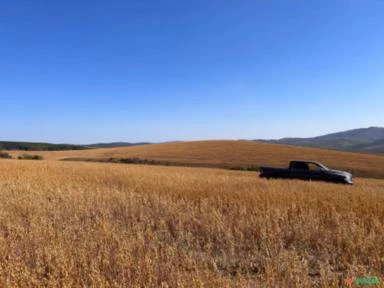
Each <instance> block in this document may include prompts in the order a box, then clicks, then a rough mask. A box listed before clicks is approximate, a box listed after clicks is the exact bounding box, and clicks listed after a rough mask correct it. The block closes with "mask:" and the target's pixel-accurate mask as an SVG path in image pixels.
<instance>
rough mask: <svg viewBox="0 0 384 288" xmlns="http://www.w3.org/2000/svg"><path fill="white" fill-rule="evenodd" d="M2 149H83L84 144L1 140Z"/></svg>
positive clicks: (0, 147)
mask: <svg viewBox="0 0 384 288" xmlns="http://www.w3.org/2000/svg"><path fill="white" fill-rule="evenodd" d="M0 149H4V150H22V151H31V150H33V151H61V150H83V149H87V148H86V147H84V146H82V145H73V144H51V143H34V142H16V141H0Z"/></svg>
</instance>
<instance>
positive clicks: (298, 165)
mask: <svg viewBox="0 0 384 288" xmlns="http://www.w3.org/2000/svg"><path fill="white" fill-rule="evenodd" d="M293 168H294V169H298V170H309V167H308V163H305V162H295V163H294V165H293Z"/></svg>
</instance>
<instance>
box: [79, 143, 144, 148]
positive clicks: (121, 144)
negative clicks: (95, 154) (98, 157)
mask: <svg viewBox="0 0 384 288" xmlns="http://www.w3.org/2000/svg"><path fill="white" fill-rule="evenodd" d="M147 144H151V143H149V142H139V143H128V142H111V143H96V144H89V145H85V146H86V147H89V148H115V147H129V146H138V145H147Z"/></svg>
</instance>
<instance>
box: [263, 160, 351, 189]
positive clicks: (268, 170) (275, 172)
mask: <svg viewBox="0 0 384 288" xmlns="http://www.w3.org/2000/svg"><path fill="white" fill-rule="evenodd" d="M260 177H261V178H267V179H269V178H292V179H302V180H318V181H326V182H334V183H343V184H352V174H351V173H348V172H345V171H339V170H332V169H329V168H327V167H325V166H324V165H323V164H321V163H319V162H315V161H297V160H295V161H291V162H290V163H289V168H288V169H285V168H272V167H260Z"/></svg>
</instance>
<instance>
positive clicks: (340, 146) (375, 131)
mask: <svg viewBox="0 0 384 288" xmlns="http://www.w3.org/2000/svg"><path fill="white" fill-rule="evenodd" d="M262 141H265V142H269V143H277V144H287V145H296V146H307V147H317V148H326V149H334V150H345V151H362V152H371V153H384V128H382V127H369V128H360V129H353V130H348V131H343V132H337V133H332V134H327V135H322V136H317V137H311V138H282V139H279V140H262Z"/></svg>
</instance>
